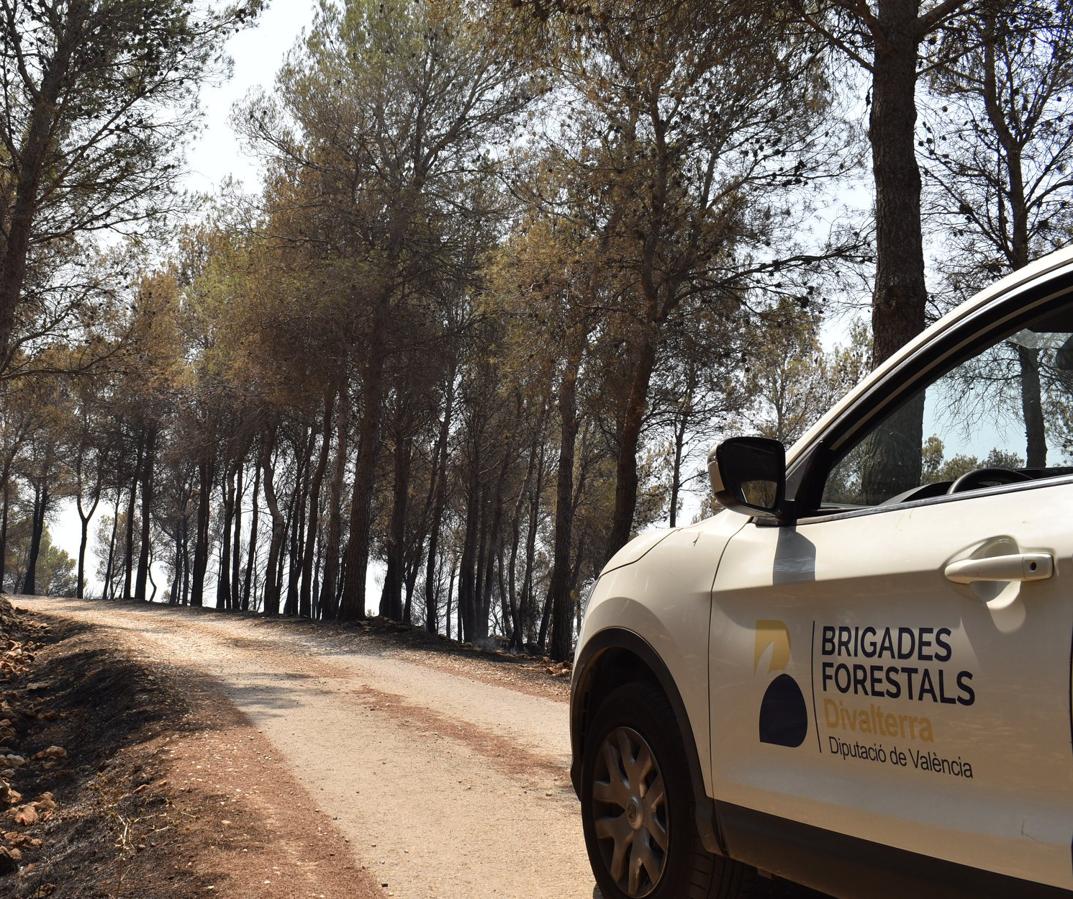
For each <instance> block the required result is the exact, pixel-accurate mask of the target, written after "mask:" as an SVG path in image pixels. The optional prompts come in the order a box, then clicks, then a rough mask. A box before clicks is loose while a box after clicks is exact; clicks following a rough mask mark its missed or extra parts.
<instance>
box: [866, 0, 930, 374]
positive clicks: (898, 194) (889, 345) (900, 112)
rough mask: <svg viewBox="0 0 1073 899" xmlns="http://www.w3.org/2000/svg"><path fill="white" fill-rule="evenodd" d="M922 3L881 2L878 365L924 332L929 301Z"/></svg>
mask: <svg viewBox="0 0 1073 899" xmlns="http://www.w3.org/2000/svg"><path fill="white" fill-rule="evenodd" d="M918 7H919V3H917V2H914V0H880V2H879V4H878V20H879V27H880V29H881V31H882V34H883V39H882V40H877V41H876V42H875V52H874V54H873V66H872V108H871V111H870V114H869V122H868V138H869V141H870V142H871V146H872V171H873V175H874V177H875V191H876V195H875V202H876V283H875V290H874V292H873V294H872V333H873V336H874V343H873V357H874V361H875V364H876V365H879V364H880V363H881V362H883V361H885V360H886V359H887V358H888V357H890V356H892V355H893V354H894V353H896V352H897V351H898V350H899V349H900V348H901V347H902V346H903V345H905V344H906V343H907V342H909V341H910V340H912V339H913V338H914V337H916V336H917V334H919V333H920V332H921V331H922V330H924V314H925V308H926V304H927V299H928V294H927V289H926V287H925V284H924V245H923V240H922V238H921V228H920V167H919V166H918V164H917V156H916V119H917V108H916V84H917V57H918V51H919V40H920V31H919V28H920V26H919V22H918V19H917V13H918Z"/></svg>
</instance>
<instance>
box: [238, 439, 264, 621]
mask: <svg viewBox="0 0 1073 899" xmlns="http://www.w3.org/2000/svg"><path fill="white" fill-rule="evenodd" d="M260 490H261V460H260V458H258V459H257V461H255V462H254V465H253V500H252V502H253V506H252V508H251V511H250V544H249V547H248V549H247V551H246V576H245V578H244V579H243V581H242V611H243V612H248V611H249V610H250V590H251V588H252V586H253V582H254V563H255V562H256V560H257V522H258V519H259V518H260V500H259V498H258V496H259V493H260Z"/></svg>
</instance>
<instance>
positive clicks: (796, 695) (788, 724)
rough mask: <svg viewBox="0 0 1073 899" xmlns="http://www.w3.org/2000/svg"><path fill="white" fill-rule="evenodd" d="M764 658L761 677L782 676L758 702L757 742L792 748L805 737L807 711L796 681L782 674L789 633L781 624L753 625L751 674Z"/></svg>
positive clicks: (787, 659) (758, 623)
mask: <svg viewBox="0 0 1073 899" xmlns="http://www.w3.org/2000/svg"><path fill="white" fill-rule="evenodd" d="M769 650H770V655H768V651H769ZM765 656H767V658H768V663H767V668H766V670H765V672H764V673H765V674H771V673H772V672H774V671H780V672H783V673H781V674H779V675H778V676H777V677H776V678H775V679H774V680H773V681H772V682H771V683H770V684H768V687H767V689H766V690H765V691H764V698H763V700H761V702H760V720H759V732H760V742H761V743H770V744H773V745H775V746H787V747H790V748H796V747H798V746H800V745H801V744H802V743H804V742H805V737H806V736H808V710H807V709H806V708H805V697H804V695H803V694H802V693H801V688H800V687H799V686H798V684H797V681H796V680H794V679H793V677H791V676H790V675H789V674H786V673H785V669H786V668H787V667H788V666H789V664H790V631H789V628H787V627H786V625H785V624H784V623H783V622H781V621H772V620H761V621H757V622H756V644H755V650H754V656H753V672H754V673H756V672H757V671H758V670H759V668H760V662H761V660H762V659H763V658H764V657H765Z"/></svg>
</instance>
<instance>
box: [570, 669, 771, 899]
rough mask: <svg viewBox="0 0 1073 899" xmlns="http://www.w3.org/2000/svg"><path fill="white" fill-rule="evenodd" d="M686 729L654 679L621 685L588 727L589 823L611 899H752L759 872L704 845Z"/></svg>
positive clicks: (600, 881)
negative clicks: (682, 733) (685, 741)
mask: <svg viewBox="0 0 1073 899" xmlns="http://www.w3.org/2000/svg"><path fill="white" fill-rule="evenodd" d="M679 733H680V731H679V728H678V724H677V722H676V720H675V716H674V712H673V711H672V710H671V707H670V704H669V703H668V702H667V699H666V697H665V696H664V695H663V693H662V692H661V691H660V690H658V689H657V688H655V687H654V686H652V685H650V684H647V683H630V684H625V685H623V686H621V687H618V688H616V689H615V690H614V691H613V692H612V693H610V694H609V695H608V696H607V698H606V699H605V700H604V701H603V702H602V703H601V704H600V706H599V708H598V709H597V710H596V714H595V715H594V717H593V719H592V724H591V725H590V726H589V727H588V729H587V730H586V733H585V742H584V750H583V755H582V768H581V808H582V823H583V827H584V831H585V845H586V848H587V850H588V854H589V862H590V864H591V865H592V870H593V874H594V875H595V877H596V883H597V885H598V887H599V889H600V893H601V895H602V896H603V897H604V899H741V897H746V896H750V895H753V889H754V887H755V886H756V880H757V874H756V870H755V869H754V868H750V867H749V866H747V865H743V864H741V863H739V862H735V861H732V860H731V859H728V858H723V857H721V856H716V855H712V854H711V853H709V852H707V851H706V850H705V849H704V847H703V845H702V844H701V840H700V835H699V834H698V833H697V827H696V822H695V817H694V808H693V806H694V797H693V787H692V784H691V782H690V774H689V767H688V764H687V762H686V754H685V748H684V747H683V746H682V745H681V738H680V737H679ZM649 757H650V759H649ZM661 797H662V798H661ZM661 843H662V844H663V845H660V844H661ZM635 868H636V869H637V870H636V872H635V871H634V869H635Z"/></svg>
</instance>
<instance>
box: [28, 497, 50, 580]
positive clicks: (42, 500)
mask: <svg viewBox="0 0 1073 899" xmlns="http://www.w3.org/2000/svg"><path fill="white" fill-rule="evenodd" d="M48 498H49V497H48V481H47V479H42V483H40V484H34V510H33V521H32V526H31V532H30V553H29V555H28V556H27V559H26V574H25V576H24V578H23V582H22V592H23V593H24V594H25V595H27V596H33V595H35V594H36V593H37V560H38V557H39V556H40V555H41V538H42V536H43V535H44V532H45V510H46V508H47V506H48Z"/></svg>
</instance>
